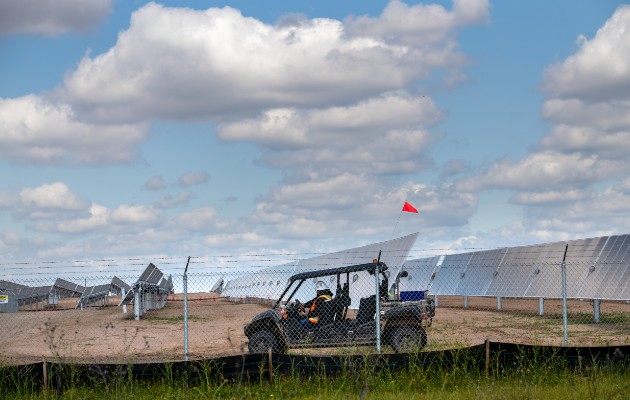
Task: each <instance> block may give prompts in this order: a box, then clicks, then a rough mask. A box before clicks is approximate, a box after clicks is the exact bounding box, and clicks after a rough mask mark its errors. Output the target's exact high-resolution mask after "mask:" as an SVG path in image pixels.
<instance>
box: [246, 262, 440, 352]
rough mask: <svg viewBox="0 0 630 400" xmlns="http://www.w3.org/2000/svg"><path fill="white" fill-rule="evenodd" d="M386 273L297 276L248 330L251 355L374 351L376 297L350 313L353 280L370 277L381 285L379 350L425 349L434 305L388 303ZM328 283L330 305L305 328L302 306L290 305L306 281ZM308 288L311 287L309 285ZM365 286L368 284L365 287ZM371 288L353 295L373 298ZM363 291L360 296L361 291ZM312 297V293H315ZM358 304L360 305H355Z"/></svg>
mask: <svg viewBox="0 0 630 400" xmlns="http://www.w3.org/2000/svg"><path fill="white" fill-rule="evenodd" d="M387 270H388V267H387V265H385V264H384V263H382V262H372V263H367V264H359V265H352V266H347V267H340V268H332V269H326V270H317V271H311V272H304V273H299V274H296V275H293V276H291V277H290V278H289V281H288V283H287V287H286V288H285V289H284V291H283V292H282V294H281V295H280V298H279V299H278V300H277V301H276V302H275V303H274V305H273V307H272V308H271V309H270V310H267V311H265V312H262V313H260V314H258V315H257V316H255V317H254V318H253V319H252V321H251V322H250V323H249V324H247V325H246V326H245V335H246V336H247V338H248V339H249V351H250V352H251V353H266V352H268V351H269V349H271V350H272V351H274V352H278V353H283V352H286V351H287V349H290V348H310V347H339V346H370V345H375V343H376V334H377V329H376V320H375V316H376V294H371V295H367V296H365V297H363V298H360V299H359V301H358V304H359V306H358V310H356V313H355V312H354V311H351V312H350V313H348V308H349V307H350V306H351V304H352V299H351V297H350V292H351V291H350V285H351V282H350V274H352V275H353V278H354V279H353V283H352V284H353V285H355V284H358V282H356V283H354V280H356V278H357V276H356V274H361V273H365V272H367V273H369V274H371V275H372V277H373V278H372V279H375V278H374V274H375V273H377V274H378V279H379V283H378V285H379V302H380V303H379V308H380V314H381V315H380V334H381V344H383V345H390V346H391V347H392V348H393V350H394V351H396V352H410V351H417V350H420V349H422V348H423V347H424V346H425V345H426V343H427V334H426V331H425V328H426V327H428V326H430V325H431V322H432V318H433V316H434V315H435V304H434V303H433V300H431V299H422V300H416V301H396V300H389V297H391V296H390V295H389V294H388V278H387V275H389V273H388V272H387ZM326 277H328V279H329V281H331V282H334V278H331V277H336V281H337V290H336V293H334V296H333V298H332V300H330V301H326V302H325V303H324V304H323V305H322V306H323V307H322V308H321V313H320V319H319V322H318V323H317V324H316V325H311V324H309V326H308V327H306V328H304V327H303V326H302V324H300V320H302V319H304V318H305V316H304V315H303V314H302V313H301V311H302V309H303V306H302V303H301V302H300V301H298V300H295V301H292V300H293V298H294V296H295V294H296V292H297V291H298V289H299V288H300V287H301V286H302V285H303V284H304V282H307V281H308V280H315V281H316V280H317V278H323V279H324V280H325V279H326ZM372 282H373V283H372V285H371V286H370V287H371V288H372V290H371V293H375V292H376V281H375V280H373V281H372ZM306 286H308V285H306ZM364 286H365V283H364ZM370 287H363V288H354V289H355V290H353V291H352V292H353V293H357V292H362V293H370ZM359 289H360V290H359ZM313 294H314V293H313ZM355 304H356V301H355Z"/></svg>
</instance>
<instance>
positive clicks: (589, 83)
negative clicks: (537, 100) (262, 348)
mask: <svg viewBox="0 0 630 400" xmlns="http://www.w3.org/2000/svg"><path fill="white" fill-rule="evenodd" d="M629 26H630V6H627V5H624V6H620V7H619V8H618V9H617V10H616V11H615V13H614V14H613V16H612V17H611V18H610V19H609V20H608V21H606V23H605V24H604V26H603V27H602V28H600V29H599V30H598V31H597V34H596V35H595V37H594V38H593V39H591V40H583V41H582V46H581V47H580V49H579V50H578V51H577V53H576V54H574V55H572V56H571V57H569V58H567V59H566V60H564V61H563V62H561V63H558V64H554V65H552V66H550V67H549V68H547V70H546V71H545V74H544V83H543V88H544V89H545V91H546V92H548V93H550V94H551V95H552V96H554V97H563V98H566V97H578V98H581V99H586V100H601V99H626V100H627V99H628V96H629V94H630V29H628V27H629Z"/></svg>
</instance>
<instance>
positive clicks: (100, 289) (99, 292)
mask: <svg viewBox="0 0 630 400" xmlns="http://www.w3.org/2000/svg"><path fill="white" fill-rule="evenodd" d="M110 287H111V284H105V285H98V286H90V287H87V288H86V289H85V291H84V292H83V294H82V295H81V298H80V299H79V302H78V303H77V305H76V308H81V307H87V306H90V305H93V304H96V303H99V302H100V303H101V305H104V303H105V299H106V298H107V297H108V296H109V289H110Z"/></svg>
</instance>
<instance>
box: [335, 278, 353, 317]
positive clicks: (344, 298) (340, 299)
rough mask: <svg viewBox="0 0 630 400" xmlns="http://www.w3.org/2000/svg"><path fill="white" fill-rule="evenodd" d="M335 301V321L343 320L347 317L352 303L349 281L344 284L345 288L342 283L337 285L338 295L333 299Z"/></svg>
mask: <svg viewBox="0 0 630 400" xmlns="http://www.w3.org/2000/svg"><path fill="white" fill-rule="evenodd" d="M333 303H334V304H333V310H334V313H335V316H334V319H335V321H342V320H343V319H344V318H345V315H346V312H347V310H348V307H350V304H352V299H350V287H349V285H348V282H346V283H344V284H343V288H342V287H341V285H337V297H335V298H334V299H333Z"/></svg>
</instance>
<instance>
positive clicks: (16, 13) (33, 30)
mask: <svg viewBox="0 0 630 400" xmlns="http://www.w3.org/2000/svg"><path fill="white" fill-rule="evenodd" d="M111 4H112V0H89V1H85V0H19V1H1V2H0V36H5V35H9V34H15V33H26V34H36V35H44V36H56V35H59V34H62V33H64V32H68V31H86V30H88V29H91V28H94V27H95V26H96V25H97V24H98V23H100V22H101V20H102V19H103V18H104V17H105V16H106V15H107V14H109V12H110V11H111Z"/></svg>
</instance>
